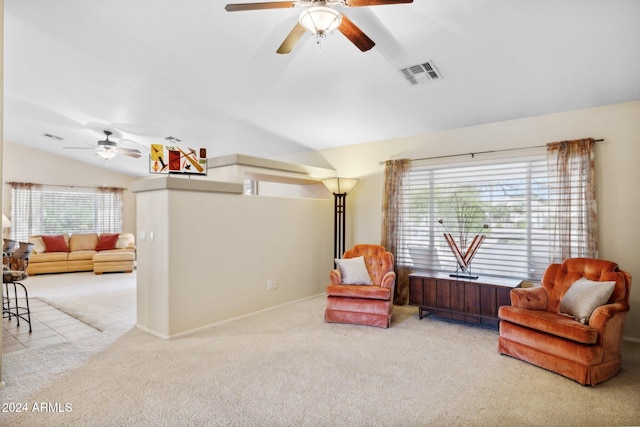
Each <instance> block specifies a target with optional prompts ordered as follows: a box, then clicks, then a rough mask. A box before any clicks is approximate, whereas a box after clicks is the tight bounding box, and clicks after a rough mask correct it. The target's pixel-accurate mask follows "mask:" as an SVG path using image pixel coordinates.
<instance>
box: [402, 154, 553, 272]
mask: <svg viewBox="0 0 640 427" xmlns="http://www.w3.org/2000/svg"><path fill="white" fill-rule="evenodd" d="M550 198H551V197H550V193H549V178H548V176H547V162H546V158H545V157H544V156H538V157H535V158H530V159H526V160H521V161H508V162H504V163H498V164H487V165H473V166H454V167H440V168H438V167H433V166H430V167H428V166H412V167H411V169H410V171H409V173H408V176H407V178H406V179H405V189H404V195H403V197H402V200H401V204H402V212H403V215H402V219H401V230H402V232H401V237H400V239H401V245H400V248H399V249H398V253H397V254H396V257H397V259H398V263H399V264H400V265H404V266H408V267H410V268H413V269H416V270H420V269H429V270H441V271H446V272H454V271H455V270H456V268H457V262H456V259H455V257H454V256H453V253H452V252H451V249H450V248H449V246H448V244H447V243H446V241H445V239H444V236H443V234H444V233H445V232H449V233H451V235H452V236H453V238H454V240H455V241H456V243H457V244H458V247H459V248H460V250H461V251H463V252H466V249H467V248H468V246H469V245H470V244H471V241H472V240H473V238H474V236H475V235H476V234H478V233H483V234H485V236H486V238H485V240H484V242H483V244H482V246H481V247H480V249H479V250H478V252H477V254H476V256H475V258H474V259H473V261H472V262H471V272H472V273H474V274H483V275H493V276H504V277H518V278H529V279H539V278H540V277H541V276H542V274H543V272H544V270H545V269H546V267H547V266H548V264H549V234H550V226H551V224H552V222H553V221H552V219H551V218H550ZM485 224H486V225H487V226H488V228H486V229H485V228H483V226H484V225H485Z"/></svg>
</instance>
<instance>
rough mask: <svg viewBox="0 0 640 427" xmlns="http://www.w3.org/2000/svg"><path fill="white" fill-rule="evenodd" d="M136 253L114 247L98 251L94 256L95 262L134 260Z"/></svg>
mask: <svg viewBox="0 0 640 427" xmlns="http://www.w3.org/2000/svg"><path fill="white" fill-rule="evenodd" d="M135 259H136V254H135V253H134V252H131V251H126V250H123V249H112V250H106V251H100V252H97V253H96V254H95V255H94V256H93V262H94V263H95V262H113V261H134V260H135Z"/></svg>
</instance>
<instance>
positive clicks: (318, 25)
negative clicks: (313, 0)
mask: <svg viewBox="0 0 640 427" xmlns="http://www.w3.org/2000/svg"><path fill="white" fill-rule="evenodd" d="M298 22H300V25H302V26H303V27H304V29H305V30H307V31H309V32H310V33H311V34H313V35H315V36H316V37H324V36H326V35H327V33H330V32H331V31H333V30H335V29H336V28H338V26H340V24H341V23H342V15H341V14H340V13H339V12H337V11H335V10H333V9H331V8H330V7H325V6H313V7H310V8H308V9H306V10H305V11H303V12H302V13H301V14H300V19H299V20H298Z"/></svg>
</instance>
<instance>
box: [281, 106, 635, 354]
mask: <svg viewBox="0 0 640 427" xmlns="http://www.w3.org/2000/svg"><path fill="white" fill-rule="evenodd" d="M523 102H525V101H523ZM587 137H593V138H598V139H599V138H603V139H604V141H603V142H599V143H597V144H596V168H597V185H598V189H597V190H598V200H597V202H598V213H599V242H600V257H601V258H603V259H608V260H612V261H615V262H617V263H618V265H619V266H620V268H622V269H623V270H627V271H628V272H630V273H631V275H632V277H634V278H635V281H636V283H635V285H633V284H632V287H631V298H630V303H631V310H630V312H629V314H628V315H627V321H626V325H625V338H627V339H631V340H637V341H639V342H640V284H639V283H640V263H639V262H638V254H639V253H640V220H639V212H640V191H639V190H638V186H640V167H638V162H639V161H640V102H631V103H625V104H618V105H610V106H605V107H599V108H592V109H585V110H578V111H570V112H566V113H557V114H550V115H544V116H538V117H531V118H525V119H520V120H513V121H507V122H500V123H492V124H487V125H482V126H473V127H467V128H460V129H454V130H450V131H445V132H438V133H431V134H426V135H419V136H414V137H408V138H400V139H395V140H388V141H380V142H374V143H368V144H361V145H354V146H350V147H346V148H339V149H332V150H326V151H322V152H320V153H314V156H316V157H317V156H319V157H320V158H322V159H323V161H326V162H327V163H328V164H330V165H332V166H333V167H334V168H335V169H336V170H337V171H338V176H344V177H353V178H360V179H361V182H360V183H359V185H358V187H356V190H355V191H354V192H353V193H352V194H350V195H349V196H348V201H349V202H350V203H351V206H350V208H349V209H350V212H349V214H348V215H349V221H350V224H351V225H350V228H351V230H352V233H353V236H352V237H351V241H353V242H358V243H360V242H362V243H365V242H366V243H376V242H380V227H381V215H380V212H381V209H382V198H381V195H382V189H383V166H381V165H380V162H381V161H384V160H388V159H393V158H410V159H416V158H424V157H434V156H446V155H452V154H463V153H472V152H475V153H477V152H480V151H489V150H501V149H508V148H524V147H532V146H539V145H545V144H546V143H548V142H553V141H562V140H569V139H579V138H587ZM529 151H530V150H529ZM543 152H544V151H543ZM515 154H521V152H515V153H511V154H509V155H515ZM504 155H505V154H501V156H504ZM491 156H492V155H479V156H476V160H471V158H470V156H466V157H465V158H453V159H447V160H441V162H445V161H446V162H449V163H451V162H454V161H482V160H486V159H487V158H490V157H491ZM494 156H495V155H494ZM288 160H289V161H291V160H295V159H288ZM297 160H298V161H304V160H303V159H300V158H299V159H297ZM347 246H349V245H347Z"/></svg>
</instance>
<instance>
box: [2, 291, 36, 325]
mask: <svg viewBox="0 0 640 427" xmlns="http://www.w3.org/2000/svg"><path fill="white" fill-rule="evenodd" d="M16 285H20V287H22V290H23V291H24V300H25V304H26V307H21V306H20V305H19V304H18V287H17V286H16ZM7 294H8V292H7ZM13 295H14V298H15V313H14V314H13V315H14V316H16V318H17V322H18V323H17V326H20V319H22V320H24V321H25V322H27V323H28V324H29V332H31V331H32V330H31V308H30V307H29V292H28V291H27V288H26V286H24V285H23V284H22V283H20V282H13ZM25 315H26V317H25Z"/></svg>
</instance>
